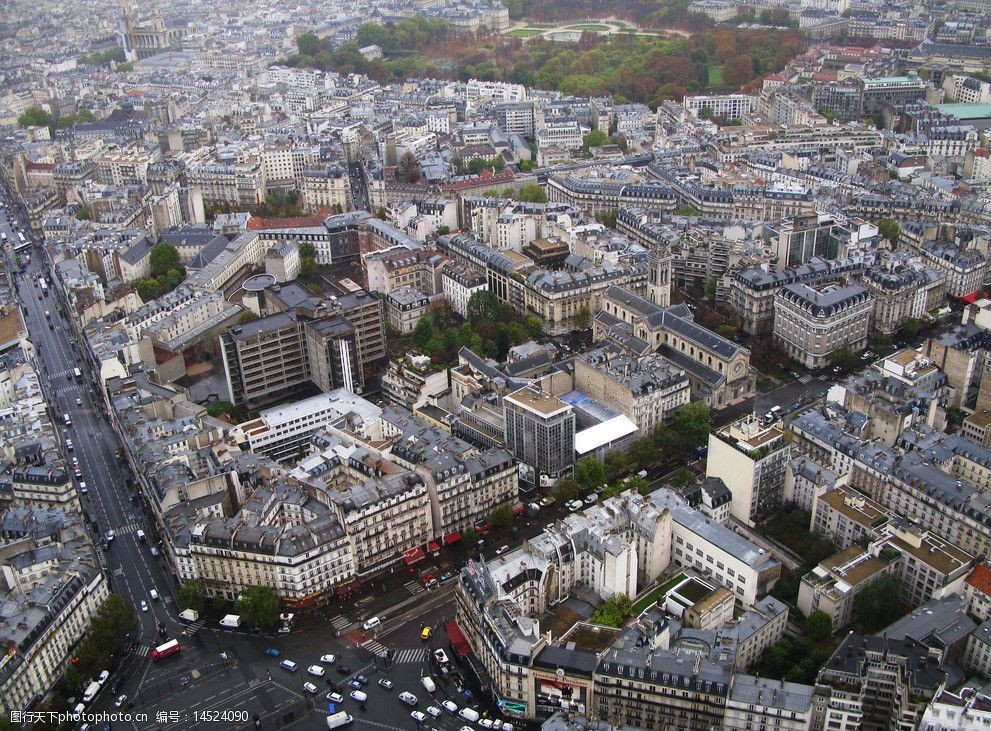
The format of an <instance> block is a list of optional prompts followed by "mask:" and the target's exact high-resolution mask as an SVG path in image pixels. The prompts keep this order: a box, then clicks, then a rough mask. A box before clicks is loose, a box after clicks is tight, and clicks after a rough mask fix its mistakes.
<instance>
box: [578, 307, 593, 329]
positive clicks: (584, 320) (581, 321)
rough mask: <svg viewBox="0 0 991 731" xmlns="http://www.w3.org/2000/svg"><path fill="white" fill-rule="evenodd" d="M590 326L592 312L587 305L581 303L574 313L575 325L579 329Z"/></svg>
mask: <svg viewBox="0 0 991 731" xmlns="http://www.w3.org/2000/svg"><path fill="white" fill-rule="evenodd" d="M591 326H592V313H591V311H589V309H588V307H586V306H585V305H582V306H581V307H579V308H578V311H577V312H576V313H575V327H576V328H578V329H579V330H587V329H588V328H589V327H591Z"/></svg>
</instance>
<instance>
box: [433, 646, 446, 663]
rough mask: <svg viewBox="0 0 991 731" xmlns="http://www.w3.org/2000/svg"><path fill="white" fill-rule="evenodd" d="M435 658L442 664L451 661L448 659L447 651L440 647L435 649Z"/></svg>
mask: <svg viewBox="0 0 991 731" xmlns="http://www.w3.org/2000/svg"><path fill="white" fill-rule="evenodd" d="M434 659H435V660H437V662H438V664H440V665H446V664H447V663H448V662H449V660H448V659H447V653H446V652H444V650H443V648H440V647H438V648H437V649H436V650H434Z"/></svg>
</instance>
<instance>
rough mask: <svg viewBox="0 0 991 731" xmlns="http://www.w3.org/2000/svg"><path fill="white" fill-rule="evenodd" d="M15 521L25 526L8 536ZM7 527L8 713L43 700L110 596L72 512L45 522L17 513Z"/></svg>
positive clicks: (1, 562) (3, 560)
mask: <svg viewBox="0 0 991 731" xmlns="http://www.w3.org/2000/svg"><path fill="white" fill-rule="evenodd" d="M15 517H20V518H22V519H21V520H18V521H17V522H16V525H17V530H16V532H11V531H10V530H9V528H8V527H7V526H8V525H10V524H11V523H14V521H13V519H14V518H15ZM4 525H5V529H4V533H5V536H4V537H5V538H6V539H7V542H6V543H5V545H4V546H3V547H2V550H0V573H2V576H3V589H4V598H3V601H2V603H0V611H2V612H3V616H4V617H6V618H7V621H6V622H5V623H4V625H3V629H2V631H0V636H2V638H3V641H4V645H5V646H6V648H7V651H6V652H5V653H4V654H3V658H2V659H0V699H2V700H0V704H2V706H3V710H4V711H7V712H10V711H13V710H23V709H25V708H28V707H30V706H31V705H32V704H33V703H34V702H35V701H36V699H38V698H42V697H45V696H46V695H48V693H49V692H50V691H51V689H52V687H54V685H55V684H56V682H57V681H58V680H59V679H60V678H61V677H62V675H63V674H64V672H65V669H66V668H67V667H68V666H69V663H70V661H71V658H72V656H73V653H74V652H75V649H76V646H77V645H78V643H79V641H80V640H81V639H82V638H83V635H84V634H85V633H86V631H87V630H88V629H89V624H90V622H91V621H92V620H93V618H94V617H95V616H96V612H97V611H98V610H99V608H100V606H101V605H102V604H103V602H104V601H105V600H106V599H107V597H108V596H109V593H110V592H109V589H108V587H107V582H106V581H105V579H104V577H103V573H102V572H101V571H100V567H99V564H98V562H97V557H96V552H95V547H94V546H93V544H92V543H91V542H90V540H89V538H88V536H87V535H86V531H85V529H84V528H83V526H82V525H81V524H80V523H79V522H78V520H77V519H75V518H72V517H70V514H69V513H67V512H64V511H62V510H52V511H50V512H47V513H46V514H45V515H43V516H42V515H40V514H38V513H37V512H36V511H31V512H30V513H26V512H21V509H19V508H18V507H16V506H15V507H13V508H11V509H10V512H8V514H7V516H5V521H4ZM49 531H51V532H49Z"/></svg>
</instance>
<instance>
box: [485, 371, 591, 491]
mask: <svg viewBox="0 0 991 731" xmlns="http://www.w3.org/2000/svg"><path fill="white" fill-rule="evenodd" d="M502 404H503V413H504V415H505V420H506V421H505V424H506V426H505V429H506V434H505V444H506V449H508V450H509V451H510V452H511V453H512V454H513V456H515V457H516V459H517V460H519V462H520V476H521V479H522V480H523V481H524V482H527V483H529V484H532V485H538V484H552V482H553V481H555V480H557V478H559V477H562V476H563V475H566V474H569V473H570V472H571V469H572V465H573V464H574V460H575V411H574V407H573V406H571V404H567V403H565V402H564V401H562V400H561V399H559V398H557V397H556V396H551V395H550V394H549V393H544V392H543V391H541V389H540V387H539V386H534V385H530V386H526V387H525V388H521V389H519V390H518V391H514V392H513V393H511V394H509V395H507V396H506V397H505V398H504V399H503V400H502Z"/></svg>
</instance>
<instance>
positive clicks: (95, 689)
mask: <svg viewBox="0 0 991 731" xmlns="http://www.w3.org/2000/svg"><path fill="white" fill-rule="evenodd" d="M99 692H100V684H99V683H97V682H96V681H95V680H94V681H93V682H92V683H90V684H89V685H87V686H86V690H85V691H83V702H84V703H89V702H90V701H91V700H93V699H94V698H96V694H97V693H99Z"/></svg>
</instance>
